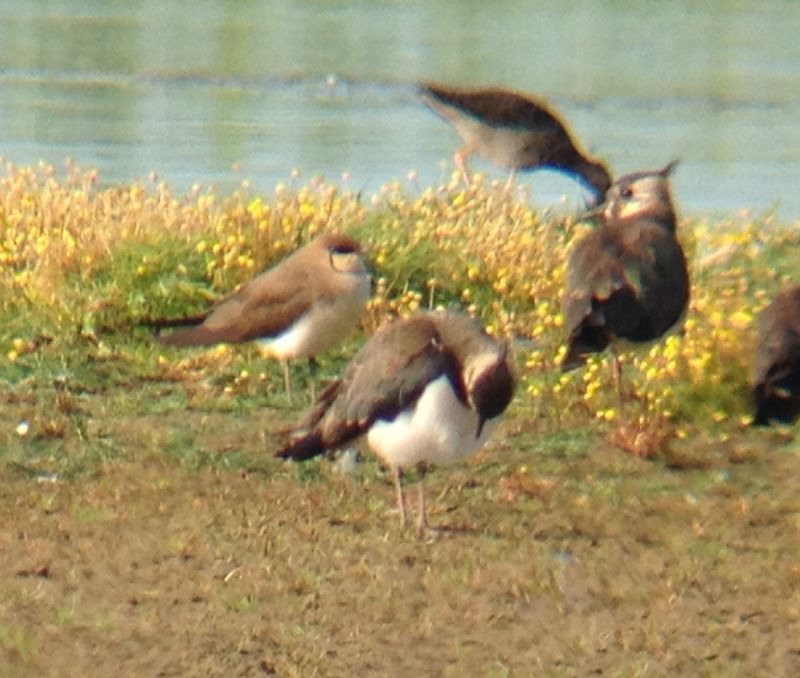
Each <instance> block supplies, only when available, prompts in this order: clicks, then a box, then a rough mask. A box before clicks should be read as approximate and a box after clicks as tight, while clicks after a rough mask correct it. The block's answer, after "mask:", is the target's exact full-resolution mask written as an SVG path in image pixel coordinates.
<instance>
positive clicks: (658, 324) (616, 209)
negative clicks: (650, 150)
mask: <svg viewBox="0 0 800 678" xmlns="http://www.w3.org/2000/svg"><path fill="white" fill-rule="evenodd" d="M676 164H677V162H676V161H675V162H671V163H669V164H668V165H667V166H666V167H664V168H662V169H660V170H649V171H643V172H635V173H632V174H627V175H625V176H623V177H620V178H619V179H617V180H616V181H615V182H614V184H613V185H612V186H611V188H610V189H609V192H608V195H607V196H606V200H605V202H604V203H603V204H602V205H600V206H598V207H597V208H596V209H594V210H592V211H591V212H590V213H589V214H588V215H587V218H594V219H596V220H597V222H598V225H597V227H596V228H595V230H593V231H591V232H590V233H589V234H588V235H586V236H585V237H584V238H583V239H582V240H580V241H579V242H578V244H577V245H576V246H575V248H574V249H573V250H572V252H571V253H570V255H569V258H568V260H567V281H566V290H565V293H564V297H563V314H564V320H565V325H566V329H567V332H568V345H567V349H566V354H565V357H564V360H563V363H562V368H563V369H564V370H571V369H574V368H576V367H579V366H580V365H582V364H583V363H584V362H585V360H586V356H587V355H589V354H592V353H599V352H601V351H604V350H605V349H606V348H607V347H609V346H611V347H612V351H613V349H614V344H615V343H616V342H617V341H618V340H627V341H629V342H634V343H643V342H650V341H653V340H656V339H658V338H660V337H662V336H663V335H664V334H665V333H666V332H668V331H669V330H670V329H671V328H673V327H674V326H676V325H677V324H678V322H679V321H680V320H681V318H682V317H683V316H684V314H685V312H686V309H687V306H688V304H689V271H688V266H687V262H686V256H685V254H684V251H683V248H682V246H681V243H680V241H679V240H678V237H677V233H676V225H677V218H676V215H675V209H674V206H673V202H672V196H671V194H670V187H669V176H670V174H671V172H672V170H673V169H674V168H675V165H676ZM612 367H613V369H614V379H615V382H616V384H617V388H618V390H619V393H620V404H622V402H621V401H622V391H621V375H620V364H619V360H618V357H617V355H616V352H614V355H613V361H612Z"/></svg>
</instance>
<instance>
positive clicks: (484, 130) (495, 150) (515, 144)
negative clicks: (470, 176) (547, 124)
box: [454, 116, 541, 169]
mask: <svg viewBox="0 0 800 678" xmlns="http://www.w3.org/2000/svg"><path fill="white" fill-rule="evenodd" d="M454 125H455V128H456V130H457V131H458V133H459V134H460V136H461V138H462V139H464V141H465V142H466V144H467V146H469V147H470V148H472V149H473V150H474V151H476V152H477V153H480V154H481V155H483V156H484V157H485V158H488V159H489V160H491V161H492V162H493V163H495V164H496V165H499V166H500V167H505V168H508V169H512V168H515V167H524V166H527V165H532V164H537V163H538V162H539V158H538V153H537V152H536V151H535V147H536V144H535V143H533V141H534V140H535V138H536V137H537V136H539V135H540V134H541V133H538V134H537V133H536V132H535V131H533V130H526V129H518V128H513V127H492V126H491V125H487V124H485V123H481V122H480V121H478V120H476V119H474V118H471V117H468V116H467V117H465V118H464V119H463V120H459V121H458V122H456V123H454Z"/></svg>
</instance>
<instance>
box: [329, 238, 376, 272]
mask: <svg viewBox="0 0 800 678" xmlns="http://www.w3.org/2000/svg"><path fill="white" fill-rule="evenodd" d="M319 244H320V245H321V246H322V247H323V248H324V249H325V251H326V252H327V254H328V260H329V262H330V265H331V268H332V269H333V270H334V271H338V272H339V273H367V267H366V265H365V264H364V258H363V252H362V249H361V245H360V243H359V242H358V241H357V240H355V239H354V238H351V237H350V236H349V235H344V234H343V233H325V234H324V235H321V236H320V238H319Z"/></svg>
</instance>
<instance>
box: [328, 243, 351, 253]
mask: <svg viewBox="0 0 800 678" xmlns="http://www.w3.org/2000/svg"><path fill="white" fill-rule="evenodd" d="M330 251H331V254H352V253H353V252H355V251H356V248H355V247H354V246H353V245H346V244H342V245H336V246H335V247H331V249H330Z"/></svg>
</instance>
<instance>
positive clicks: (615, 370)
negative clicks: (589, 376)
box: [611, 346, 625, 418]
mask: <svg viewBox="0 0 800 678" xmlns="http://www.w3.org/2000/svg"><path fill="white" fill-rule="evenodd" d="M611 378H612V379H613V381H614V387H615V388H616V389H617V399H618V403H619V416H620V418H622V410H623V407H624V406H625V394H624V392H623V387H622V361H620V359H619V354H618V353H617V351H616V350H615V349H614V347H613V346H612V347H611Z"/></svg>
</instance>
